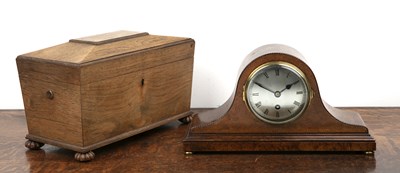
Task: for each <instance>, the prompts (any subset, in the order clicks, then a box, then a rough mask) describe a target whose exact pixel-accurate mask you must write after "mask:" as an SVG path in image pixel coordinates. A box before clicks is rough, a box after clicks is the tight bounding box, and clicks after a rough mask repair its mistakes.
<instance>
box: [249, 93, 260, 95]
mask: <svg viewBox="0 0 400 173" xmlns="http://www.w3.org/2000/svg"><path fill="white" fill-rule="evenodd" d="M251 95H252V96H259V95H260V93H253V94H251Z"/></svg>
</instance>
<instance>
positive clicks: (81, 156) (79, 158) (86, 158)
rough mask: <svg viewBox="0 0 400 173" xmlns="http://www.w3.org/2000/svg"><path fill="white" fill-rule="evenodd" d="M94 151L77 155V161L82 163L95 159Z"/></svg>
mask: <svg viewBox="0 0 400 173" xmlns="http://www.w3.org/2000/svg"><path fill="white" fill-rule="evenodd" d="M94 156H95V155H94V153H93V151H89V152H87V153H75V160H77V161H80V162H88V161H91V160H93V159H94Z"/></svg>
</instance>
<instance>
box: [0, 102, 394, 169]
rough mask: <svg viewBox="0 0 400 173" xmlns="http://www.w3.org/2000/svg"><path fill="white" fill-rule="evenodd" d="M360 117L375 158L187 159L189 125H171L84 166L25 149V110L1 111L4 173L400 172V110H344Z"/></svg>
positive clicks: (65, 154)
mask: <svg viewBox="0 0 400 173" xmlns="http://www.w3.org/2000/svg"><path fill="white" fill-rule="evenodd" d="M346 110H353V111H357V112H359V113H360V115H361V117H362V118H363V120H364V122H365V123H366V125H367V127H368V128H369V130H370V133H371V134H372V136H373V137H374V138H375V139H376V143H377V150H376V152H375V154H374V155H364V154H357V153H350V154H343V153H265V152H264V153H262V152H254V153H213V154H211V153H208V154H207V153H205V154H198V155H196V154H194V155H185V154H184V153H183V144H182V139H183V137H184V135H185V133H186V131H187V125H181V124H180V123H179V122H172V123H169V124H167V125H164V126H161V127H159V128H156V129H153V130H151V131H148V132H145V133H142V134H140V135H136V136H133V137H130V138H128V139H125V140H122V141H120V142H117V143H114V144H111V145H108V146H106V147H102V148H99V149H97V150H95V151H94V152H95V153H96V158H95V159H94V160H93V161H91V162H86V163H80V162H77V161H75V160H74V159H73V156H74V154H75V152H73V151H70V150H66V149H61V148H58V147H54V146H51V145H45V146H43V147H42V149H41V150H28V149H26V148H25V147H24V143H25V134H26V133H27V126H26V120H25V115H24V111H21V110H2V111H0V153H1V154H0V172H60V171H63V172H335V173H336V172H398V170H399V169H400V164H399V163H400V123H398V122H400V108H346Z"/></svg>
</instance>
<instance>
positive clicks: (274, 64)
mask: <svg viewBox="0 0 400 173" xmlns="http://www.w3.org/2000/svg"><path fill="white" fill-rule="evenodd" d="M270 66H284V67H286V68H289V70H293V71H294V72H296V73H297V74H298V75H300V78H301V80H303V81H304V84H305V85H306V90H307V91H306V92H305V93H306V94H308V95H307V96H306V98H307V100H306V102H305V105H304V107H303V108H302V109H301V110H300V112H299V113H298V114H297V115H295V116H293V117H292V118H289V119H287V120H284V121H271V120H268V119H266V118H264V117H262V116H261V115H259V114H258V113H257V112H256V111H255V110H253V108H252V107H251V106H250V105H249V101H248V100H247V89H248V85H249V83H250V81H251V79H253V78H254V77H255V74H257V73H258V72H259V71H260V70H262V69H264V68H267V67H270ZM312 98H313V92H312V90H311V88H310V84H309V82H308V80H307V77H306V76H305V74H304V73H303V72H302V71H301V70H300V69H299V68H298V67H296V66H295V65H293V64H291V63H288V62H284V61H272V62H267V63H265V64H262V65H260V66H258V67H257V68H256V69H254V70H253V71H252V72H251V73H250V75H249V77H248V78H247V80H246V83H245V84H244V85H243V101H244V102H245V104H246V106H247V109H248V110H250V111H251V112H252V113H253V115H254V116H256V117H257V118H258V119H259V120H261V121H264V122H267V123H271V124H285V123H288V122H291V121H294V120H295V119H297V118H298V117H300V116H301V115H302V114H303V113H304V111H305V110H306V109H307V107H308V105H310V102H311V99H312Z"/></svg>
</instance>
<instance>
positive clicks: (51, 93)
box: [46, 90, 54, 100]
mask: <svg viewBox="0 0 400 173" xmlns="http://www.w3.org/2000/svg"><path fill="white" fill-rule="evenodd" d="M46 96H47V98H48V99H50V100H53V98H54V92H53V91H52V90H48V91H47V92H46Z"/></svg>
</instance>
